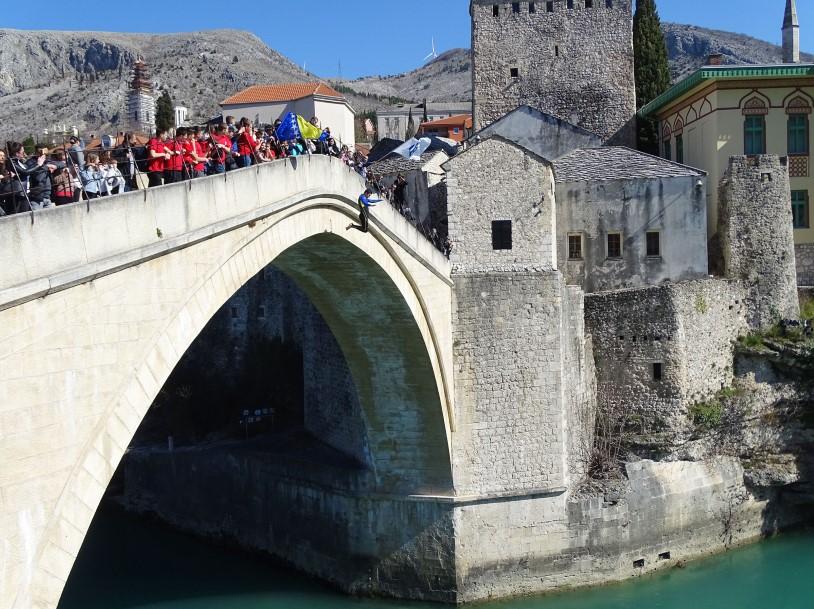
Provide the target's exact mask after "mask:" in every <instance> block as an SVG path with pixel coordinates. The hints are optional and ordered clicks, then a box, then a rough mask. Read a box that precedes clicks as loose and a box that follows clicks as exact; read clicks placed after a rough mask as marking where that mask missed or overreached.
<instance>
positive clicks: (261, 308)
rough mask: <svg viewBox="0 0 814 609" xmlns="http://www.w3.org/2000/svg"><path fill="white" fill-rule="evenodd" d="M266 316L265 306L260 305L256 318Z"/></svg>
mask: <svg viewBox="0 0 814 609" xmlns="http://www.w3.org/2000/svg"><path fill="white" fill-rule="evenodd" d="M265 318H266V307H264V306H263V305H260V307H259V308H258V309H257V319H265Z"/></svg>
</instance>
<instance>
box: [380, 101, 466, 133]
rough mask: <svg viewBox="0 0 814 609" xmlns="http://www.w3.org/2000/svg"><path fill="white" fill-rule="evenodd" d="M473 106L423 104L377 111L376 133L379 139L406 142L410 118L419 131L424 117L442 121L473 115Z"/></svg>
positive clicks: (461, 103) (401, 105) (463, 103)
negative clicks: (453, 117)
mask: <svg viewBox="0 0 814 609" xmlns="http://www.w3.org/2000/svg"><path fill="white" fill-rule="evenodd" d="M471 113H472V104H470V103H467V102H451V103H447V102H423V103H420V104H398V105H396V106H390V107H387V108H380V109H378V110H376V124H377V130H376V133H378V135H379V139H380V140H382V139H385V138H389V139H394V140H401V141H404V140H406V139H407V127H408V125H409V123H410V118H411V117H412V119H413V128H414V129H415V130H418V128H419V126H420V125H421V123H422V122H424V115H425V114H426V115H427V120H428V121H440V120H443V119H447V118H450V117H452V116H459V115H461V114H471Z"/></svg>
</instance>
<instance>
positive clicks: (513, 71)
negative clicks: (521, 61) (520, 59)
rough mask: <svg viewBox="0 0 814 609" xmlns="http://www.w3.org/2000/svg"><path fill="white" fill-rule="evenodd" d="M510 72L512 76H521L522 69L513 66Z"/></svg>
mask: <svg viewBox="0 0 814 609" xmlns="http://www.w3.org/2000/svg"><path fill="white" fill-rule="evenodd" d="M509 74H510V75H511V77H512V78H520V69H519V68H511V69H510V70H509Z"/></svg>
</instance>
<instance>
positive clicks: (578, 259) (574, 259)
mask: <svg viewBox="0 0 814 609" xmlns="http://www.w3.org/2000/svg"><path fill="white" fill-rule="evenodd" d="M571 239H579V257H575V256H572V255H571ZM584 242H585V240H584V239H583V237H582V233H568V235H567V236H566V240H565V247H566V249H567V250H568V251H567V252H566V253H567V255H568V261H569V262H582V261H583V260H585V249H584V247H583V244H584Z"/></svg>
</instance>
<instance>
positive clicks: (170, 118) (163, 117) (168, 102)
mask: <svg viewBox="0 0 814 609" xmlns="http://www.w3.org/2000/svg"><path fill="white" fill-rule="evenodd" d="M172 106H173V104H172V98H171V97H170V94H169V93H168V92H167V91H164V92H162V93H161V97H159V98H158V101H157V102H156V104H155V127H156V130H157V131H158V133H161V132H162V131H169V130H170V129H172V128H173V127H175V110H173V107H172Z"/></svg>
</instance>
